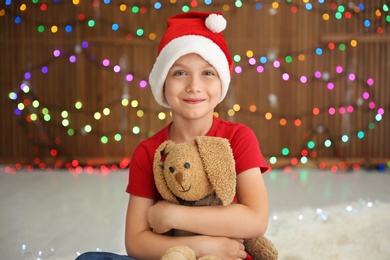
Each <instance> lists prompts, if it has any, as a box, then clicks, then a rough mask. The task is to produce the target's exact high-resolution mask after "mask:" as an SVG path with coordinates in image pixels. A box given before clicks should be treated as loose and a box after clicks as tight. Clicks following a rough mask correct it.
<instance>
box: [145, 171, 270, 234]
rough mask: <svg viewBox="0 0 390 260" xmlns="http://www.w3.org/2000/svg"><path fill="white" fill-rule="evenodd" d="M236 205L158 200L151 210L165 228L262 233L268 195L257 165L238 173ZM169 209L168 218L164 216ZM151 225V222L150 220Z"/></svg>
mask: <svg viewBox="0 0 390 260" xmlns="http://www.w3.org/2000/svg"><path fill="white" fill-rule="evenodd" d="M237 199H238V204H232V205H229V206H205V207H186V206H180V205H173V204H168V203H160V202H159V203H157V204H156V205H154V206H153V207H154V208H153V210H154V211H155V212H159V214H160V216H162V218H163V219H159V221H160V222H161V223H163V225H165V226H166V227H170V228H174V229H180V230H186V231H190V232H194V233H198V234H204V235H210V236H225V237H232V238H253V237H258V236H262V235H264V233H265V231H266V229H267V225H268V198H267V192H266V188H265V185H264V181H263V177H262V174H261V173H260V170H259V169H258V168H253V169H249V170H247V171H245V172H242V173H241V174H239V175H238V176H237ZM164 212H166V214H168V212H169V216H170V217H169V218H168V217H164V216H165V215H166V214H165V213H164ZM152 224H153V223H152Z"/></svg>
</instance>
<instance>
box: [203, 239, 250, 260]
mask: <svg viewBox="0 0 390 260" xmlns="http://www.w3.org/2000/svg"><path fill="white" fill-rule="evenodd" d="M199 246H201V248H199V249H198V250H199V252H201V255H215V256H218V257H219V258H220V259H235V260H237V259H245V258H246V257H247V254H246V252H245V246H244V240H243V239H231V238H226V237H208V236H204V239H202V242H201V243H199Z"/></svg>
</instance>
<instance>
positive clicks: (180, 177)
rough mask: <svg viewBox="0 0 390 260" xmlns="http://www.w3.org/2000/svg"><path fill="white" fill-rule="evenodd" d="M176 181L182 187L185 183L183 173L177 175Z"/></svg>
mask: <svg viewBox="0 0 390 260" xmlns="http://www.w3.org/2000/svg"><path fill="white" fill-rule="evenodd" d="M175 179H176V182H177V183H179V184H180V185H181V183H182V182H183V173H181V172H178V173H176V174H175Z"/></svg>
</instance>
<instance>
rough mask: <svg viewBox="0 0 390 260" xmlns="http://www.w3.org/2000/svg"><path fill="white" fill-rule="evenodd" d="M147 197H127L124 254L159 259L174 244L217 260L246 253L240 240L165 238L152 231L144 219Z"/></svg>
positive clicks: (236, 257)
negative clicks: (215, 257)
mask: <svg viewBox="0 0 390 260" xmlns="http://www.w3.org/2000/svg"><path fill="white" fill-rule="evenodd" d="M153 204H154V201H153V200H151V199H146V198H142V197H137V196H130V199H129V204H128V209H127V217H126V231H125V244H126V251H127V253H128V254H129V255H130V256H132V257H134V258H136V259H161V257H162V256H163V255H164V254H165V252H166V251H167V250H168V249H169V248H171V247H173V246H177V245H185V246H188V247H190V248H192V249H193V250H194V251H195V254H196V255H197V256H202V255H217V256H219V257H220V258H221V259H238V258H240V259H242V258H244V257H245V255H246V253H245V251H244V246H243V241H237V240H234V239H228V238H218V237H209V236H189V237H169V236H165V235H159V234H156V233H153V232H152V231H151V229H150V227H149V224H148V221H147V212H148V209H149V208H150V207H151V206H152V205H153Z"/></svg>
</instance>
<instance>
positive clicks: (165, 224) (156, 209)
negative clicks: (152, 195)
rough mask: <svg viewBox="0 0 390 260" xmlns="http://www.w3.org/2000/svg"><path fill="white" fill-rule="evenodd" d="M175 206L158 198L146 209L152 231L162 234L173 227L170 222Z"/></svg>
mask: <svg viewBox="0 0 390 260" xmlns="http://www.w3.org/2000/svg"><path fill="white" fill-rule="evenodd" d="M175 206H176V205H175V204H172V203H169V202H167V201H163V200H160V201H158V202H157V203H156V204H154V205H153V206H151V207H150V208H149V209H148V222H149V226H150V227H151V228H152V229H153V232H154V233H157V234H163V233H165V232H167V231H169V230H171V229H172V228H173V227H172V226H171V224H170V223H171V218H172V214H174V213H173V208H174V207H175Z"/></svg>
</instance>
